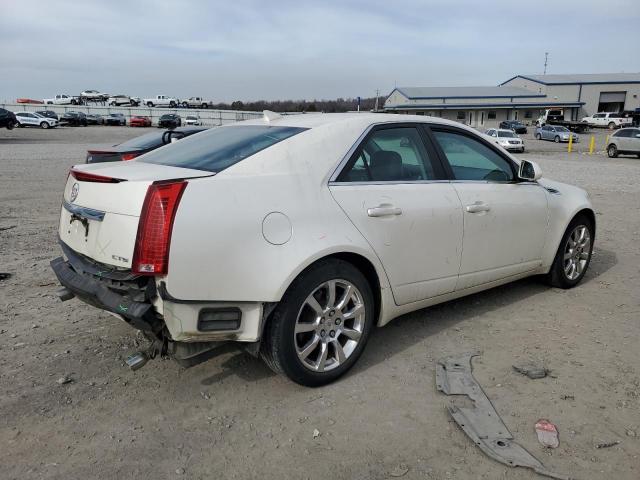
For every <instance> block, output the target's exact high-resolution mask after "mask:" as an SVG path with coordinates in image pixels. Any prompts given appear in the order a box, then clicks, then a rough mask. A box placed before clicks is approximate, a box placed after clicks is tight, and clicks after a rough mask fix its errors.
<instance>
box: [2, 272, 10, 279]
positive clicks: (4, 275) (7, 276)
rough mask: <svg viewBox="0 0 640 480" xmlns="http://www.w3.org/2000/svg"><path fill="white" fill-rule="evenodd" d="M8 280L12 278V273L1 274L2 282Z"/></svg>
mask: <svg viewBox="0 0 640 480" xmlns="http://www.w3.org/2000/svg"><path fill="white" fill-rule="evenodd" d="M7 278H11V274H10V273H6V272H0V280H6V279H7Z"/></svg>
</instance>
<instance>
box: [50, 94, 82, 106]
mask: <svg viewBox="0 0 640 480" xmlns="http://www.w3.org/2000/svg"><path fill="white" fill-rule="evenodd" d="M43 102H44V103H46V104H48V105H79V104H80V98H78V97H74V96H72V95H66V94H59V95H56V96H55V97H53V98H45V99H44V100H43Z"/></svg>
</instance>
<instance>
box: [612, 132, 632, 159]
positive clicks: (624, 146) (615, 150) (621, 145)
mask: <svg viewBox="0 0 640 480" xmlns="http://www.w3.org/2000/svg"><path fill="white" fill-rule="evenodd" d="M620 154H623V155H625V154H628V155H637V156H638V158H640V128H621V129H620V130H618V131H617V132H616V133H614V134H612V135H611V137H609V143H607V155H609V156H610V157H611V158H615V157H617V156H618V155H620Z"/></svg>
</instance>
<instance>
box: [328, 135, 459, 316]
mask: <svg viewBox="0 0 640 480" xmlns="http://www.w3.org/2000/svg"><path fill="white" fill-rule="evenodd" d="M425 138H426V136H425V132H424V131H423V130H422V129H421V127H419V126H418V125H416V124H412V123H407V124H398V123H395V124H386V125H379V126H375V127H373V129H372V130H371V131H370V132H369V133H368V134H367V135H366V137H365V138H364V139H363V140H362V142H361V143H360V145H358V146H357V147H356V148H355V149H354V151H353V153H352V155H351V156H350V157H349V159H348V160H347V162H346V164H345V165H344V166H343V168H342V169H341V170H340V171H339V172H337V173H336V175H334V177H332V181H331V182H330V187H329V188H330V190H331V193H332V195H333V197H334V198H335V200H336V201H337V202H338V204H339V205H340V206H341V207H342V209H343V210H344V212H345V213H346V214H347V216H348V217H349V219H350V220H351V221H352V222H353V224H354V225H355V226H356V228H358V230H359V231H360V232H361V233H362V235H363V236H364V237H365V238H366V239H367V241H368V242H369V244H370V245H371V247H372V248H373V250H374V251H375V253H376V255H377V256H378V257H379V258H380V261H381V263H382V265H383V267H384V269H385V271H386V273H387V276H388V278H389V281H390V282H391V290H392V292H393V296H394V299H395V302H396V303H397V304H398V305H404V304H407V303H411V302H416V301H419V300H423V299H426V298H430V297H434V296H437V295H442V294H445V293H449V292H452V291H453V290H454V288H455V285H456V281H457V276H458V269H459V266H460V255H461V248H462V210H461V206H460V201H459V199H458V196H457V194H456V192H455V190H454V188H453V186H452V185H451V183H450V182H449V181H448V179H447V178H446V175H445V172H444V169H443V166H442V164H441V161H440V160H439V158H438V156H437V154H436V153H435V151H434V150H433V147H432V146H431V145H430V144H428V143H427V144H425Z"/></svg>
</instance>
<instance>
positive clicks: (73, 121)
mask: <svg viewBox="0 0 640 480" xmlns="http://www.w3.org/2000/svg"><path fill="white" fill-rule="evenodd" d="M88 123H89V122H87V115H86V114H84V113H83V112H66V113H65V114H64V115H62V116H61V117H60V124H61V125H69V126H72V127H79V126H83V127H86V126H87V125H88Z"/></svg>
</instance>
